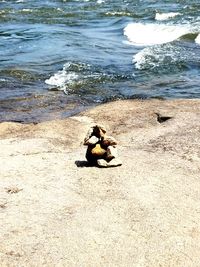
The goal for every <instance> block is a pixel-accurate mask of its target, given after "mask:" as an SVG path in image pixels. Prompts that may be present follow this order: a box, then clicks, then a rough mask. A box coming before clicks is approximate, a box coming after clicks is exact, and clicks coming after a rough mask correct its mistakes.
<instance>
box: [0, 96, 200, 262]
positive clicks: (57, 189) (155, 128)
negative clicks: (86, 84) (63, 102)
mask: <svg viewBox="0 0 200 267" xmlns="http://www.w3.org/2000/svg"><path fill="white" fill-rule="evenodd" d="M199 116H200V100H198V99H179V100H157V99H150V100H135V99H134V100H120V101H114V102H110V103H106V104H102V105H99V106H96V107H94V108H92V109H89V110H86V111H83V112H81V113H79V114H77V115H75V116H72V117H69V118H66V119H62V120H53V121H46V122H41V123H37V124H20V123H12V122H2V123H0V151H1V154H0V155H1V156H0V170H1V172H0V184H1V186H0V262H1V264H2V266H13V267H14V266H22V267H23V266H24V267H25V266H26V267H27V266H70V267H73V266H74V267H77V266H97V267H98V266H99V267H101V266H113V267H114V266H120V267H124V266H141V267H146V266H154V267H159V266H162V267H167V266H176V267H179V266H180V267H181V266H183V265H187V266H191V267H193V266H194V267H197V266H199V249H200V248H199V245H198V244H200V209H199V199H200V191H199V188H200V179H199V171H200V152H199V151H200V120H199ZM92 123H98V124H103V125H104V126H105V127H106V129H107V132H108V134H109V135H112V136H113V137H115V138H116V139H117V141H119V156H120V158H121V160H122V162H123V165H122V166H120V167H116V168H108V169H101V168H96V167H87V166H86V165H84V162H85V152H86V147H84V146H83V139H84V137H85V135H86V133H87V130H88V129H89V127H90V125H91V124H92Z"/></svg>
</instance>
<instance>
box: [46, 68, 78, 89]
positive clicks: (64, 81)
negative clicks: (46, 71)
mask: <svg viewBox="0 0 200 267" xmlns="http://www.w3.org/2000/svg"><path fill="white" fill-rule="evenodd" d="M71 66H72V63H66V64H64V66H63V69H62V70H60V71H58V72H57V73H55V74H54V75H52V76H51V77H50V78H49V79H46V80H45V83H46V84H48V85H50V86H53V87H56V88H57V89H58V90H63V91H65V92H67V90H66V89H67V88H68V87H70V86H71V85H73V83H75V82H76V81H77V80H78V78H79V75H78V74H77V73H76V72H75V71H72V70H70V67H71Z"/></svg>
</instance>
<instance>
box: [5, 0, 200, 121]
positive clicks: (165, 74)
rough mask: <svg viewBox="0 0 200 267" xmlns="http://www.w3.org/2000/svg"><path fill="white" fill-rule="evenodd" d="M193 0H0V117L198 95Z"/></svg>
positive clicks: (199, 19) (199, 38)
mask: <svg viewBox="0 0 200 267" xmlns="http://www.w3.org/2000/svg"><path fill="white" fill-rule="evenodd" d="M199 11H200V2H199V1H197V0H190V1H188V0H187V1H186V0H173V1H172V0H166V1H161V0H158V1H155V0H125V1H122V0H85V1H84V0H83V1H81V0H73V1H69V0H51V1H50V0H43V1H39V0H34V1H33V0H16V1H14V0H1V1H0V121H20V122H25V123H27V122H39V121H44V120H52V119H62V118H65V117H67V116H71V115H73V114H76V113H77V112H79V111H81V110H84V109H86V108H88V107H92V106H95V105H98V104H101V103H105V102H108V101H112V100H117V99H149V98H160V99H169V98H199V97H200V88H199V86H200V15H199V14H200V13H199Z"/></svg>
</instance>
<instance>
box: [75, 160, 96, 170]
mask: <svg viewBox="0 0 200 267" xmlns="http://www.w3.org/2000/svg"><path fill="white" fill-rule="evenodd" d="M75 164H76V166H77V167H78V168H84V167H95V165H94V164H91V163H89V162H88V161H86V160H76V161H75Z"/></svg>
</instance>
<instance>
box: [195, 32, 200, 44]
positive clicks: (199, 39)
mask: <svg viewBox="0 0 200 267" xmlns="http://www.w3.org/2000/svg"><path fill="white" fill-rule="evenodd" d="M195 42H196V43H197V44H200V34H198V35H197V37H196V39H195Z"/></svg>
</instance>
